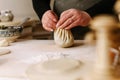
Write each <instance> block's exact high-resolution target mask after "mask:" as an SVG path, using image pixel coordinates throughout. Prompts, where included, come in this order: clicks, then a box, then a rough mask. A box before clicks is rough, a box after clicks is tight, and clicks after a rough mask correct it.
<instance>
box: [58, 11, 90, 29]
mask: <svg viewBox="0 0 120 80" xmlns="http://www.w3.org/2000/svg"><path fill="white" fill-rule="evenodd" d="M90 20H91V17H90V16H89V14H88V13H87V12H85V11H80V10H77V9H69V10H66V11H64V12H63V13H62V14H61V15H60V19H59V21H58V23H57V25H56V27H59V28H62V29H71V28H73V27H76V26H87V25H88V24H89V21H90Z"/></svg>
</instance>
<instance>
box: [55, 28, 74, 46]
mask: <svg viewBox="0 0 120 80" xmlns="http://www.w3.org/2000/svg"><path fill="white" fill-rule="evenodd" d="M54 41H55V43H56V44H57V45H59V46H60V47H70V46H72V45H73V44H74V38H73V35H72V33H71V31H70V30H66V29H60V28H57V29H56V30H55V31H54Z"/></svg>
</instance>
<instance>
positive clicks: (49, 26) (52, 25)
mask: <svg viewBox="0 0 120 80" xmlns="http://www.w3.org/2000/svg"><path fill="white" fill-rule="evenodd" d="M55 26H56V23H54V22H52V21H49V23H48V22H45V23H44V27H48V28H51V29H53V30H54V29H56V27H55Z"/></svg>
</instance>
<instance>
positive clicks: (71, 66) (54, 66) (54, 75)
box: [26, 58, 82, 80]
mask: <svg viewBox="0 0 120 80" xmlns="http://www.w3.org/2000/svg"><path fill="white" fill-rule="evenodd" d="M81 68H82V63H81V62H80V61H78V60H75V59H68V58H61V59H53V60H48V61H45V62H43V63H42V62H41V63H37V64H34V65H32V66H30V67H29V68H28V69H27V72H26V73H27V76H28V78H30V80H79V79H80V74H81V73H80V71H81Z"/></svg>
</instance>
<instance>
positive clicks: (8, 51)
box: [0, 49, 11, 56]
mask: <svg viewBox="0 0 120 80" xmlns="http://www.w3.org/2000/svg"><path fill="white" fill-rule="evenodd" d="M10 52H11V51H10V50H9V49H0V56H1V55H5V54H8V53H10Z"/></svg>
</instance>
